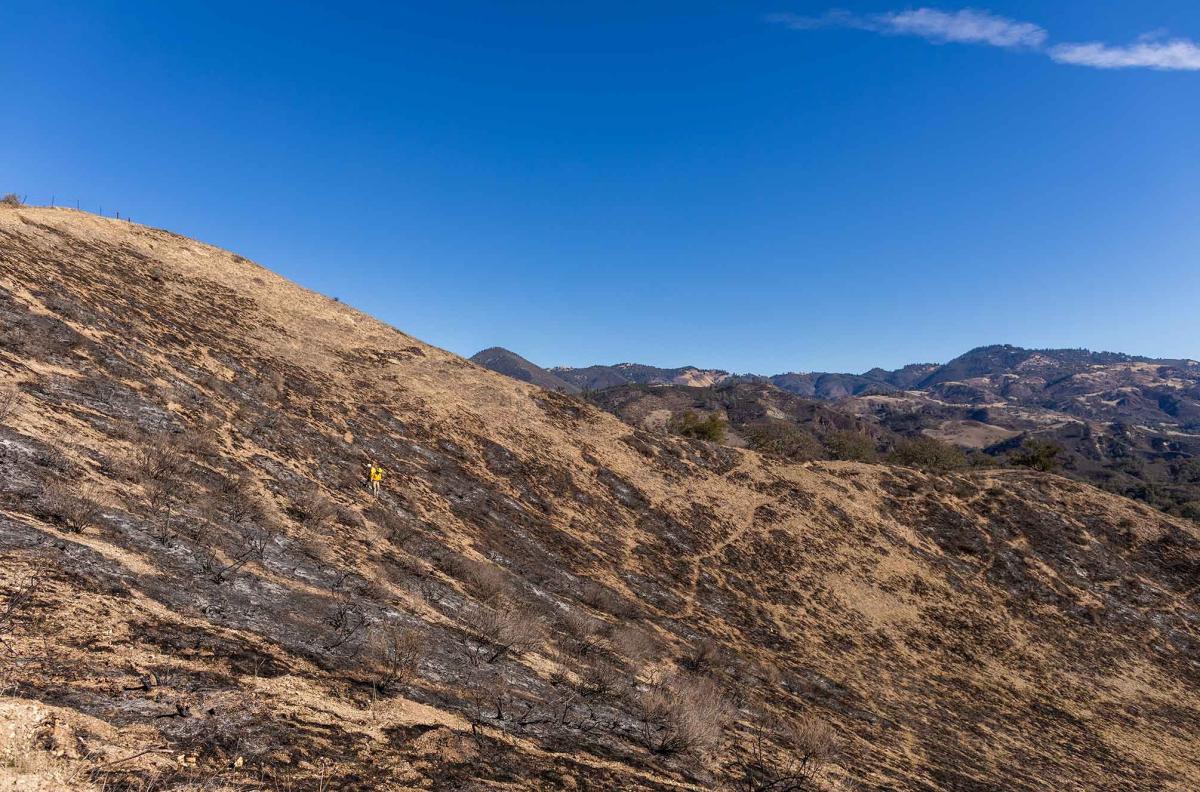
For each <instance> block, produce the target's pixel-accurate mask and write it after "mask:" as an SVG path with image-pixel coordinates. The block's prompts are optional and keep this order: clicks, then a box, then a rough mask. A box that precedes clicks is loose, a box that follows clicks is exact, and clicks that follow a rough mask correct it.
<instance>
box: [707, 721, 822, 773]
mask: <svg viewBox="0 0 1200 792" xmlns="http://www.w3.org/2000/svg"><path fill="white" fill-rule="evenodd" d="M837 744H838V741H837V734H836V733H835V732H834V731H833V729H832V728H831V727H830V726H829V724H827V723H825V722H824V721H821V720H818V719H816V718H813V717H808V718H805V719H803V720H801V721H799V722H795V723H785V722H782V721H778V720H772V719H768V718H761V717H760V718H758V719H756V720H754V722H753V723H752V724H751V726H750V731H749V733H748V734H747V735H745V736H744V740H743V745H742V748H743V753H742V757H743V758H742V759H741V760H740V761H739V762H738V763H737V765H736V766H735V771H734V774H733V777H732V778H731V779H730V782H731V783H730V786H731V787H732V788H733V789H735V790H738V792H800V791H801V790H808V789H815V788H816V786H815V784H816V781H817V776H818V775H819V773H820V772H821V770H822V768H823V767H824V766H825V765H826V764H827V763H828V762H829V760H830V759H831V758H832V757H833V756H834V754H835V753H836V752H837Z"/></svg>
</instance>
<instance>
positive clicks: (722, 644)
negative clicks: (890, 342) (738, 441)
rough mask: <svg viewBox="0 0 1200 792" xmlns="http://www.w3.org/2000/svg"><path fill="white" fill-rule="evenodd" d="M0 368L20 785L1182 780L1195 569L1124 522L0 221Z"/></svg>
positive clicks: (986, 479) (1049, 496)
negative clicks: (373, 487) (618, 397)
mask: <svg viewBox="0 0 1200 792" xmlns="http://www.w3.org/2000/svg"><path fill="white" fill-rule="evenodd" d="M0 330H2V332H3V345H2V348H0V388H3V389H4V393H6V394H7V396H5V397H4V398H2V399H0V406H2V409H0V558H2V559H3V563H2V564H0V641H2V642H3V643H2V644H0V652H2V653H3V655H2V657H3V665H0V712H2V713H3V717H4V720H5V723H6V727H7V728H6V729H5V730H4V731H5V734H4V735H3V736H0V740H3V741H4V742H3V743H0V756H2V757H3V759H4V761H3V762H0V779H3V782H4V783H6V784H9V785H10V786H11V787H15V788H17V789H43V790H99V789H106V790H148V789H155V790H170V789H177V790H184V789H196V788H204V789H210V790H222V789H224V790H251V789H255V790H259V789H267V790H321V791H322V792H326V791H327V790H333V789H337V790H415V789H440V790H501V789H508V790H558V789H575V790H582V789H594V790H608V789H621V790H715V789H720V790H735V789H736V790H746V789H751V790H764V789H769V788H770V787H769V786H767V784H768V783H769V781H770V778H771V774H772V773H776V774H778V773H782V772H783V771H784V770H785V769H786V768H788V767H790V768H791V769H792V770H798V771H799V772H800V773H801V774H802V775H803V777H804V778H805V780H804V785H803V787H802V788H808V789H821V790H830V791H831V792H833V791H836V790H846V791H847V792H848V791H849V790H877V791H878V792H883V790H897V789H914V790H946V791H947V792H949V791H950V790H973V791H974V792H984V791H988V792H999V790H1006V791H1007V790H1028V791H1029V792H1032V791H1033V790H1039V792H1040V790H1045V789H1056V790H1085V789H1127V790H1141V789H1165V790H1179V791H1180V792H1183V790H1188V789H1191V788H1192V787H1193V786H1194V779H1195V778H1196V777H1198V776H1200V741H1197V740H1196V735H1197V734H1198V733H1200V669H1198V667H1197V664H1196V660H1195V658H1196V657H1197V653H1198V651H1200V620H1198V619H1197V596H1198V594H1197V589H1196V579H1197V575H1200V535H1198V534H1200V532H1198V529H1197V527H1196V526H1195V525H1194V524H1192V523H1189V522H1185V521H1181V520H1177V519H1174V518H1172V517H1169V516H1166V515H1164V514H1161V513H1159V512H1155V511H1153V510H1151V509H1149V508H1148V507H1146V506H1144V505H1142V504H1138V503H1135V502H1133V501H1130V500H1127V499H1124V498H1120V497H1116V496H1113V495H1110V494H1108V493H1105V492H1102V491H1099V490H1097V489H1094V488H1092V487H1090V486H1087V485H1086V484H1082V483H1079V482H1075V481H1070V480H1068V479H1065V478H1061V477H1058V476H1055V475H1049V474H1044V473H1038V472H1034V471H1014V470H982V471H960V472H937V471H930V470H920V469H916V468H909V467H897V466H888V465H876V464H859V463H851V462H817V463H808V464H795V463H791V462H788V461H785V460H783V459H781V458H779V457H772V456H763V455H760V454H758V453H756V452H753V451H750V450H745V449H736V448H730V447H727V446H722V445H719V444H714V443H707V442H703V441H699V440H689V439H686V438H680V437H674V436H670V435H665V434H660V433H656V432H651V431H646V430H643V429H640V428H636V427H632V426H630V425H629V424H627V423H624V422H622V421H621V420H619V419H618V418H616V417H615V416H612V415H610V414H608V413H606V412H604V411H603V410H601V409H599V408H597V407H595V406H593V405H590V404H588V403H586V402H584V401H582V400H580V399H576V398H573V397H571V396H569V395H565V394H561V393H555V392H552V391H547V390H544V389H541V388H538V387H535V386H533V385H530V384H528V383H523V382H518V381H515V380H513V379H511V378H508V377H504V376H501V375H499V374H496V373H493V372H490V371H488V370H486V369H484V368H482V367H479V366H476V365H474V364H472V363H470V362H468V361H466V360H463V359H461V358H459V357H457V356H455V355H452V354H450V353H448V352H445V351H443V350H440V349H437V348H435V347H432V346H430V345H428V344H425V343H423V342H421V341H419V340H417V339H414V338H412V337H410V336H407V335H405V334H404V333H402V332H401V331H399V330H396V329H394V328H392V327H389V326H387V325H385V324H383V323H382V322H379V321H377V320H375V319H373V318H371V317H369V316H366V315H364V314H362V313H359V312H357V311H355V310H353V309H352V308H350V307H348V306H346V305H344V304H341V303H338V302H335V301H333V300H331V299H328V298H326V297H323V296H321V295H318V294H314V293H312V292H309V291H306V290H304V289H301V288H299V287H298V286H296V285H295V284H292V283H289V282H287V281H286V280H284V279H282V278H280V277H278V276H277V275H274V274H272V273H271V272H269V271H268V270H266V269H264V268H262V267H261V266H259V265H257V264H255V263H253V262H250V261H247V260H246V259H244V258H242V257H240V256H237V255H236V254H232V253H229V252H226V251H223V250H220V249H217V248H214V247H211V246H209V245H205V244H203V243H200V242H197V241H195V240H191V239H187V238H185V237H182V236H178V235H176V234H173V233H170V232H166V231H161V230H156V229H152V228H147V227H144V226H138V225H134V224H130V223H125V222H120V221H115V220H109V219H104V218H99V217H95V216H91V215H86V214H82V213H79V212H74V211H69V210H62V209H44V208H8V207H0ZM846 420H850V419H849V418H846ZM369 461H376V462H379V463H380V464H382V465H383V467H384V468H386V470H387V471H388V475H387V478H386V479H385V482H384V489H383V494H382V495H381V496H380V497H378V498H374V497H372V496H371V495H370V494H369V493H368V492H367V491H366V490H365V489H364V487H363V486H362V472H363V466H364V465H365V464H366V463H367V462H369Z"/></svg>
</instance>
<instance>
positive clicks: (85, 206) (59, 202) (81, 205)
mask: <svg viewBox="0 0 1200 792" xmlns="http://www.w3.org/2000/svg"><path fill="white" fill-rule="evenodd" d="M0 192H4V191H0ZM9 194H11V195H16V196H18V197H19V198H20V199H21V205H22V206H50V207H62V208H66V209H77V210H79V211H81V212H89V213H91V214H95V215H100V216H101V217H109V218H112V219H114V220H127V221H129V222H133V218H131V217H130V216H129V215H128V214H124V213H122V212H121V210H120V209H117V208H116V207H114V206H112V205H111V204H110V205H109V207H108V209H107V210H106V209H105V207H104V204H102V203H92V202H90V201H84V200H81V199H79V198H66V199H64V198H63V197H62V196H59V195H33V196H30V195H26V194H24V193H9Z"/></svg>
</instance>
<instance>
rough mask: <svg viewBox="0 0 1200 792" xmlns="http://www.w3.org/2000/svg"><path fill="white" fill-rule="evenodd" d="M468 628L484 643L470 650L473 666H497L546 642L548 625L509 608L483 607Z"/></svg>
mask: <svg viewBox="0 0 1200 792" xmlns="http://www.w3.org/2000/svg"><path fill="white" fill-rule="evenodd" d="M467 625H468V627H470V629H471V630H472V631H473V632H474V633H475V634H476V635H477V636H478V637H479V638H481V639H482V641H483V644H482V645H481V646H480V645H473V646H468V647H467V652H468V655H469V658H470V659H471V660H472V662H473V664H476V665H478V664H479V663H481V662H482V663H495V662H496V661H498V660H500V659H502V658H504V657H505V656H514V657H516V656H520V655H522V654H525V653H526V652H530V651H533V650H534V649H536V648H538V647H539V646H541V645H542V643H543V642H544V641H545V639H546V632H545V626H544V625H543V624H542V621H541V620H540V619H538V618H537V617H536V616H534V615H532V614H530V613H527V612H526V611H523V610H520V609H517V608H513V607H507V608H503V609H497V608H491V607H488V606H483V607H480V608H478V609H476V610H475V611H474V612H473V613H472V614H471V615H470V617H469V618H468V620H467Z"/></svg>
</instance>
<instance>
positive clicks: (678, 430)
mask: <svg viewBox="0 0 1200 792" xmlns="http://www.w3.org/2000/svg"><path fill="white" fill-rule="evenodd" d="M670 428H671V431H672V432H674V433H675V434H677V435H682V436H684V437H694V438H696V439H698V440H709V441H711V442H714V443H719V442H721V441H722V440H724V439H725V429H726V426H725V421H724V419H722V418H721V416H719V415H717V414H716V413H709V414H708V415H706V416H704V417H701V416H700V415H698V414H697V413H696V411H695V410H686V411H684V412H683V413H681V414H680V415H679V416H678V417H676V418H675V420H674V421H672V422H671V427H670Z"/></svg>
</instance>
